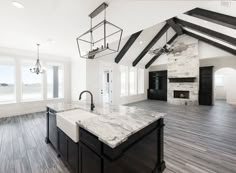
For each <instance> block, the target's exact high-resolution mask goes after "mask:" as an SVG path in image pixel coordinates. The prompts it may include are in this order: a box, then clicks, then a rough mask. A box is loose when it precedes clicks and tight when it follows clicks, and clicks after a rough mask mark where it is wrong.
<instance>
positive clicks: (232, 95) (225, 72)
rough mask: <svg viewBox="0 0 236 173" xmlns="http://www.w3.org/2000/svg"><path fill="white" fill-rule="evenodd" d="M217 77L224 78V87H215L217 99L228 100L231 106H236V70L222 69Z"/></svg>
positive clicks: (216, 73)
mask: <svg viewBox="0 0 236 173" xmlns="http://www.w3.org/2000/svg"><path fill="white" fill-rule="evenodd" d="M215 75H222V76H224V86H223V87H215V99H221V98H224V99H226V101H227V103H229V104H236V89H235V88H236V69H232V68H221V69H219V70H217V71H216V72H215Z"/></svg>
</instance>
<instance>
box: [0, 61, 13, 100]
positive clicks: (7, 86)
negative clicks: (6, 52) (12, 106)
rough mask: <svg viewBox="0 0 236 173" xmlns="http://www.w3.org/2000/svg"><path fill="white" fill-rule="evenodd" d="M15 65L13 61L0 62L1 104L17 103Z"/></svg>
mask: <svg viewBox="0 0 236 173" xmlns="http://www.w3.org/2000/svg"><path fill="white" fill-rule="evenodd" d="M15 100H16V96H15V63H14V61H13V60H8V59H1V60H0V103H10V102H15Z"/></svg>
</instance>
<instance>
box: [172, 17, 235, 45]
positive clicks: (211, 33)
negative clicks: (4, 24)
mask: <svg viewBox="0 0 236 173" xmlns="http://www.w3.org/2000/svg"><path fill="white" fill-rule="evenodd" d="M174 21H175V22H176V23H178V24H180V25H182V26H184V27H187V28H190V29H193V30H196V31H199V32H201V33H203V34H206V35H208V36H211V37H214V38H217V39H220V40H222V41H224V42H227V43H229V44H232V45H234V46H236V39H235V38H234V37H230V36H228V35H225V34H222V33H219V32H216V31H213V30H210V29H208V28H204V27H202V26H199V25H196V24H193V23H190V22H187V21H184V20H181V19H178V18H175V19H174Z"/></svg>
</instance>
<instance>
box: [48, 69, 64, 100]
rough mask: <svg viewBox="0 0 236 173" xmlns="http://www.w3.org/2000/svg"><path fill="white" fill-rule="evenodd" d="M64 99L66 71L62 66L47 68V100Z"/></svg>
mask: <svg viewBox="0 0 236 173" xmlns="http://www.w3.org/2000/svg"><path fill="white" fill-rule="evenodd" d="M63 97H64V69H63V66H61V65H48V67H47V98H48V99H53V98H63Z"/></svg>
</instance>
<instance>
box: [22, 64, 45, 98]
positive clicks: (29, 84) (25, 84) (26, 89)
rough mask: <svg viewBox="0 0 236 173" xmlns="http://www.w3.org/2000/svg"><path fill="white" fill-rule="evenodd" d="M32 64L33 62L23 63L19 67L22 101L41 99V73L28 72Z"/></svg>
mask: <svg viewBox="0 0 236 173" xmlns="http://www.w3.org/2000/svg"><path fill="white" fill-rule="evenodd" d="M34 65H35V64H34V63H24V64H22V67H21V79H22V100H23V101H34V100H41V99H42V98H43V97H42V93H43V92H42V91H43V89H42V75H41V74H39V75H36V74H35V73H31V72H30V68H32V67H33V66H34Z"/></svg>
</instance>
